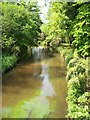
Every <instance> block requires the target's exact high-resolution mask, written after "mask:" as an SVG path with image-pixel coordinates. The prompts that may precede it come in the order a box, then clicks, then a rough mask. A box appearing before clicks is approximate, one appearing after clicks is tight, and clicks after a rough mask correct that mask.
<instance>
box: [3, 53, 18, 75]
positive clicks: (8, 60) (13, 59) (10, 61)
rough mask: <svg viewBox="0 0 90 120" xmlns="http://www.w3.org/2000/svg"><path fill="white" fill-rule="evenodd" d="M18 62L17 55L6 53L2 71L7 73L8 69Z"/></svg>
mask: <svg viewBox="0 0 90 120" xmlns="http://www.w3.org/2000/svg"><path fill="white" fill-rule="evenodd" d="M16 63H17V56H16V55H14V54H12V55H10V54H4V55H3V56H2V72H3V73H5V72H6V71H7V70H9V69H11V68H13V67H14V66H15V65H16Z"/></svg>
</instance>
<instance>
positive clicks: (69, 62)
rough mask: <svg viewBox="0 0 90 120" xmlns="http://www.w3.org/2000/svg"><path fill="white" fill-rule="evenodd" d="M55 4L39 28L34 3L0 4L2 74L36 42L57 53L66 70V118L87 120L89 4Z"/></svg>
mask: <svg viewBox="0 0 90 120" xmlns="http://www.w3.org/2000/svg"><path fill="white" fill-rule="evenodd" d="M58 1H59V0H57V2H52V3H51V4H50V6H51V7H50V9H49V11H48V17H47V19H48V21H49V22H48V23H45V24H43V25H42V26H41V24H42V22H41V20H40V18H39V9H38V8H37V5H36V3H32V2H30V3H28V5H26V4H25V3H24V2H23V3H20V4H14V3H6V2H3V3H0V5H2V12H1V15H2V21H3V22H2V51H3V55H2V68H3V72H4V71H6V70H8V69H9V68H12V67H13V66H14V65H15V64H16V63H17V61H18V60H19V59H21V58H22V59H24V58H26V57H27V54H28V49H29V48H30V47H31V46H34V45H37V44H38V42H41V45H44V46H48V47H49V49H50V51H57V50H58V51H59V52H61V53H63V55H64V57H65V62H66V67H67V76H66V79H67V87H68V95H67V104H68V113H67V116H66V117H67V118H77V119H80V120H81V119H85V120H89V119H90V115H89V113H90V108H89V104H90V103H89V102H90V98H89V96H90V93H89V92H88V88H87V81H88V76H89V75H90V70H89V67H88V58H89V57H90V40H89V39H90V3H89V2H80V3H79V2H58ZM40 26H41V30H40ZM41 31H42V34H41V37H42V39H41V40H40V39H39V35H40V34H39V33H41ZM64 46H67V47H64Z"/></svg>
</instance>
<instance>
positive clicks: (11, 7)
mask: <svg viewBox="0 0 90 120" xmlns="http://www.w3.org/2000/svg"><path fill="white" fill-rule="evenodd" d="M0 4H1V5H2V13H1V15H2V21H3V22H2V42H3V52H7V53H8V52H9V53H15V54H16V53H19V52H20V50H22V49H23V46H26V47H28V46H29V45H35V44H36V43H37V41H38V37H39V32H40V29H39V27H40V25H41V20H40V18H39V13H38V12H39V9H38V8H37V6H36V5H35V4H34V5H33V4H32V3H31V2H30V3H28V5H26V4H25V3H22V4H20V5H19V6H18V5H16V4H11V3H0Z"/></svg>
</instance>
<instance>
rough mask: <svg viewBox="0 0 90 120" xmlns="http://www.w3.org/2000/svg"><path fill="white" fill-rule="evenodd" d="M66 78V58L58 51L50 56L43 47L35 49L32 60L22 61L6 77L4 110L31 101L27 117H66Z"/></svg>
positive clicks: (4, 79) (3, 97)
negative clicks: (43, 50)
mask: <svg viewBox="0 0 90 120" xmlns="http://www.w3.org/2000/svg"><path fill="white" fill-rule="evenodd" d="M65 77H66V68H65V63H64V59H63V57H62V56H61V55H60V54H59V53H56V54H55V55H54V56H52V57H49V55H45V53H44V52H42V50H40V49H38V48H35V50H34V51H33V56H32V59H30V60H29V61H27V62H21V63H19V64H18V65H17V66H16V68H14V69H13V70H11V71H10V72H8V73H6V74H5V75H4V76H3V84H2V92H3V94H2V99H3V102H2V107H3V110H4V109H8V108H14V107H15V106H17V105H18V104H19V103H20V102H22V101H31V102H30V103H31V104H29V105H28V113H27V116H26V117H28V118H44V117H46V118H65V115H66V114H67V104H66V96H67V84H66V80H65ZM29 106H30V109H29ZM31 106H32V108H31ZM26 108H27V106H26ZM16 111H17V108H16ZM20 112H23V110H22V109H21V110H20ZM16 116H17V115H13V116H12V117H16ZM17 117H19V115H18V116H17ZM20 117H21V118H22V117H23V116H20Z"/></svg>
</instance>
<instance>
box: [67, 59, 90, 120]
mask: <svg viewBox="0 0 90 120" xmlns="http://www.w3.org/2000/svg"><path fill="white" fill-rule="evenodd" d="M67 70H68V71H67V77H66V78H67V80H68V81H67V85H68V86H67V87H68V96H67V103H68V114H67V117H70V118H77V119H80V120H81V119H85V120H88V119H90V116H89V112H90V108H89V106H88V105H89V93H88V92H86V85H87V78H88V59H80V58H78V57H77V58H73V59H71V60H70V61H69V63H68V65H67Z"/></svg>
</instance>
